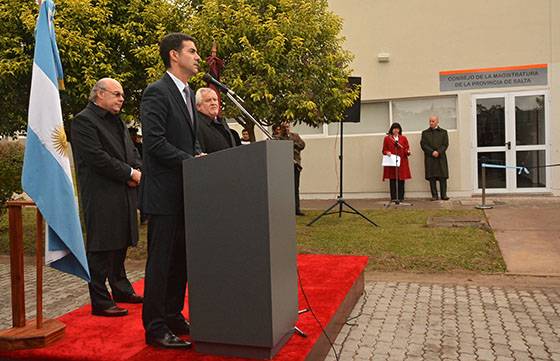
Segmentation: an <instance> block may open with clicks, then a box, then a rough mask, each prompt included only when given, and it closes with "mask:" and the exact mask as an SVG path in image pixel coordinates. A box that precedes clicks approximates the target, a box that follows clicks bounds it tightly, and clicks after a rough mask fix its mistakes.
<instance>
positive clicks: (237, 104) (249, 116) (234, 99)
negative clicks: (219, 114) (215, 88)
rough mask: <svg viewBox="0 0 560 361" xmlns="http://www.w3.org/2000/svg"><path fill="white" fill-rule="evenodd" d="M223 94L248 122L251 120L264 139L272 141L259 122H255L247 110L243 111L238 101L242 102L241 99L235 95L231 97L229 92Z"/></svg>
mask: <svg viewBox="0 0 560 361" xmlns="http://www.w3.org/2000/svg"><path fill="white" fill-rule="evenodd" d="M225 93H226V95H227V96H228V98H229V100H231V102H232V103H233V104H235V106H236V107H237V108H239V110H241V112H242V113H243V114H244V115H245V116H246V117H247V118H249V120H251V122H252V123H253V124H254V125H256V126H257V128H259V129H260V130H261V132H263V133H264V135H266V137H267V138H268V139H272V134H270V132H269V131H268V130H267V129H266V128H265V127H264V126H263V125H262V124H261V122H259V121H258V120H256V119H255V118H254V117H253V116H252V115H251V113H249V112H248V111H247V109H245V108H244V107H243V105H241V103H240V101H241V102H243V99H241V98H240V97H239V96H238V95H237V94H235V96H233V95H232V94H231V92H229V91H226V92H225Z"/></svg>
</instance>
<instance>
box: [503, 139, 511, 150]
mask: <svg viewBox="0 0 560 361" xmlns="http://www.w3.org/2000/svg"><path fill="white" fill-rule="evenodd" d="M504 145H507V149H508V150H511V141H510V142H507V143H506V144H504Z"/></svg>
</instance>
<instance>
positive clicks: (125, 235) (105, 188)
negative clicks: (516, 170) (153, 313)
mask: <svg viewBox="0 0 560 361" xmlns="http://www.w3.org/2000/svg"><path fill="white" fill-rule="evenodd" d="M123 102H124V93H123V89H122V86H121V85H120V84H119V82H118V81H116V80H114V79H110V78H103V79H101V80H99V81H98V82H97V83H96V84H95V86H94V87H93V89H92V90H91V93H90V97H89V103H88V105H87V106H86V107H85V109H84V110H82V111H81V112H80V113H79V114H78V115H76V117H75V118H74V119H73V120H72V124H71V135H72V138H71V143H72V151H73V155H74V160H75V166H76V173H77V178H78V189H79V193H80V200H81V206H82V212H83V215H84V220H85V224H86V234H87V247H86V249H87V258H88V265H89V271H90V275H91V282H90V283H89V285H88V286H89V294H90V298H91V312H92V314H93V315H96V316H106V317H116V316H125V315H126V314H127V313H128V311H127V310H126V309H124V308H121V307H119V306H117V304H116V302H123V303H141V302H142V296H139V295H137V294H136V293H135V292H134V289H133V288H132V285H131V284H130V282H129V280H128V278H127V277H126V271H125V268H124V260H125V258H126V251H127V248H128V247H129V246H135V245H136V243H137V242H138V222H137V215H136V204H137V190H136V187H138V185H139V184H140V178H141V175H142V174H141V171H140V166H141V160H140V157H139V155H138V152H137V151H136V148H135V147H134V145H133V144H132V140H131V139H130V135H129V133H128V130H127V128H126V125H125V124H124V123H123V121H122V120H121V119H120V117H119V115H118V114H119V112H120V110H121V107H122V105H123ZM107 280H108V281H109V285H110V287H111V293H112V296H111V294H109V292H108V290H107V287H106V286H105V282H106V281H107Z"/></svg>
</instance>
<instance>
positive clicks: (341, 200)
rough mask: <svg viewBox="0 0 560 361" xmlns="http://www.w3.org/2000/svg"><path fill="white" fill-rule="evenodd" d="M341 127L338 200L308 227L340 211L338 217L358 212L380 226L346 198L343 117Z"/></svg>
mask: <svg viewBox="0 0 560 361" xmlns="http://www.w3.org/2000/svg"><path fill="white" fill-rule="evenodd" d="M339 127H340V128H339V129H340V154H339V155H338V159H339V160H340V177H339V181H340V183H339V194H338V197H336V202H335V203H334V204H333V205H332V206H330V207H329V208H327V209H326V210H325V211H323V213H321V214H320V215H318V216H317V217H315V219H313V220H312V221H311V222H309V223H308V224H307V226H308V227H309V226H312V225H313V223H315V222H317V221H318V220H319V219H321V217H323V216H326V215H329V214H336V213H338V218H340V217H342V213H350V214H357V215H358V216H360V217H362V218H363V219H365V220H366V221H368V222H369V223H371V224H373V225H374V226H376V227H379V225H378V224H377V223H375V222H374V221H372V220H371V219H369V218H368V217H366V215H364V214H363V213H361V212H360V211H358V210H357V209H356V208H354V207H352V206H351V205H350V204H348V202H346V200H345V199H344V191H343V185H344V183H343V182H342V175H343V174H344V167H343V159H344V158H343V153H344V122H343V121H342V119H341V120H340V122H339ZM343 206H346V207H348V208H350V211H347V210H345V209H343ZM335 207H338V211H336V210H335V211H332V212H331V209H333V208H335Z"/></svg>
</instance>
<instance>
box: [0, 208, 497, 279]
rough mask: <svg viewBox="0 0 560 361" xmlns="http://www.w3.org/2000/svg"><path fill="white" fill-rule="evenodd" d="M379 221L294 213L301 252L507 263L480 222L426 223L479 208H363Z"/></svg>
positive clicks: (435, 263)
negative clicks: (468, 225) (461, 225)
mask: <svg viewBox="0 0 560 361" xmlns="http://www.w3.org/2000/svg"><path fill="white" fill-rule="evenodd" d="M34 212H35V211H34V209H25V211H24V235H25V252H26V254H28V255H31V254H33V252H34V243H33V242H34V222H35V213H34ZM364 213H365V214H366V215H367V216H368V217H369V218H370V219H372V220H373V221H374V222H375V223H377V224H379V225H380V227H374V226H372V225H371V224H369V223H368V222H366V221H365V220H364V219H362V218H361V217H360V216H357V215H350V214H343V216H342V218H338V215H329V216H325V217H323V218H322V219H321V220H319V221H318V222H317V223H315V224H314V225H313V226H311V227H307V226H306V224H307V223H308V222H309V221H311V220H312V219H313V218H314V217H316V216H317V215H319V214H320V212H319V211H306V216H304V217H297V241H298V242H297V244H298V251H299V252H300V253H327V254H355V255H367V256H369V257H370V260H369V265H368V270H375V271H412V272H449V271H465V270H466V271H474V272H504V271H505V269H506V268H505V264H504V261H503V259H502V256H501V254H500V251H499V249H498V246H497V244H496V240H495V238H494V235H493V233H492V232H489V231H486V230H482V229H478V228H430V227H427V226H426V220H427V219H428V217H430V216H473V215H479V216H480V215H483V214H482V212H481V211H479V210H466V211H464V210H412V209H388V210H373V211H365V212H364ZM7 229H8V217H7V214H6V213H5V214H4V215H3V216H2V217H1V218H0V254H8V253H9V241H8V231H7ZM140 233H141V234H140V242H139V244H138V247H136V248H131V249H130V251H129V257H130V258H133V259H144V258H145V256H146V226H141V229H140Z"/></svg>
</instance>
